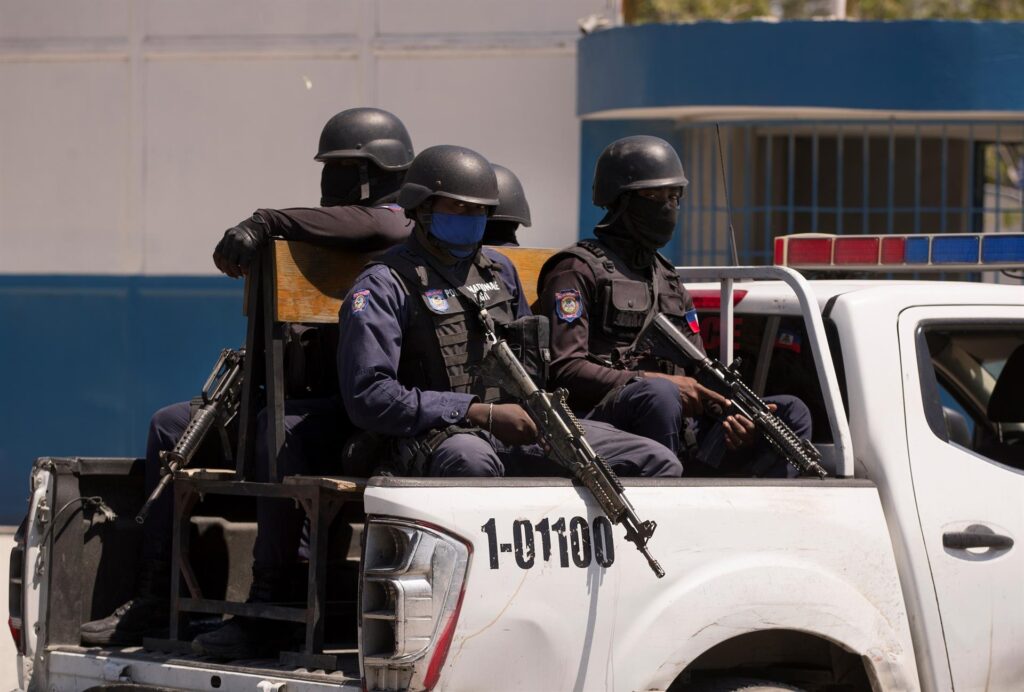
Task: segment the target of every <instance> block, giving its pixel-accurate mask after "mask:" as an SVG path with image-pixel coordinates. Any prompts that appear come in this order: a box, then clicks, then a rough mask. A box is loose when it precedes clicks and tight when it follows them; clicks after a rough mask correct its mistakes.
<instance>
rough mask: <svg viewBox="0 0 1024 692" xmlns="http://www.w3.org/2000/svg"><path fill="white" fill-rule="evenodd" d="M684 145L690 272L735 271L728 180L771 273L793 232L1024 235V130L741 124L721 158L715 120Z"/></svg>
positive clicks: (931, 123) (682, 245)
mask: <svg viewBox="0 0 1024 692" xmlns="http://www.w3.org/2000/svg"><path fill="white" fill-rule="evenodd" d="M677 144H678V148H679V151H680V155H681V157H682V160H683V166H684V167H685V169H686V171H687V175H688V176H689V178H690V186H689V188H688V191H687V197H686V200H685V201H684V203H683V207H682V209H681V210H680V215H681V217H682V233H681V234H680V239H679V241H677V242H676V243H675V244H674V245H673V246H670V247H669V248H668V249H667V250H668V252H669V253H671V254H672V257H673V259H675V260H676V261H678V262H680V263H682V264H717V265H722V264H729V263H730V262H731V257H730V249H729V240H728V205H727V202H726V194H725V186H724V182H725V180H728V182H729V193H730V196H731V198H732V205H731V206H732V220H733V226H734V227H735V229H736V239H737V245H738V255H739V260H740V262H741V263H744V264H769V263H771V261H772V254H771V253H772V242H771V241H772V238H774V237H775V236H776V235H783V234H788V233H807V232H822V233H838V234H864V233H968V232H970V233H978V232H985V233H1000V232H1018V233H1019V232H1021V231H1024V195H1022V188H1024V120H1013V121H1009V120H935V119H931V120H912V121H911V120H895V119H889V120H817V121H809V120H791V121H781V120H775V121H742V122H736V121H730V122H728V123H726V124H722V125H721V145H722V151H721V158H720V154H719V149H718V141H717V138H716V134H715V124H714V123H713V122H712V123H681V124H680V125H679V128H678V140H677ZM722 159H724V162H725V176H724V178H723V175H722V166H721V164H720V160H722ZM981 276H982V275H980V274H977V275H974V276H972V277H970V278H975V279H976V278H979V277H981ZM946 278H949V277H946ZM983 278H984V279H985V280H988V281H995V282H1002V283H1019V281H1018V280H1017V279H1013V278H1009V277H1007V276H1005V275H1001V274H997V273H992V272H988V273H985V274H984V276H983Z"/></svg>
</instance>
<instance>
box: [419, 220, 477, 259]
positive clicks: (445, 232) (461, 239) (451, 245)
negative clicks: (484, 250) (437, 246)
mask: <svg viewBox="0 0 1024 692" xmlns="http://www.w3.org/2000/svg"><path fill="white" fill-rule="evenodd" d="M486 226H487V217H486V216H483V215H479V216H467V215H465V214H445V213H442V212H434V213H433V214H431V216H430V235H432V236H434V237H435V238H437V239H438V240H440V241H441V242H442V243H444V244H445V246H446V248H445V249H446V250H448V252H450V253H452V254H453V255H454V256H456V257H459V258H465V257H469V256H470V255H472V254H473V253H474V252H475V251H476V246H477V245H478V244H479V243H480V241H481V240H482V239H483V237H484V228H485V227H486Z"/></svg>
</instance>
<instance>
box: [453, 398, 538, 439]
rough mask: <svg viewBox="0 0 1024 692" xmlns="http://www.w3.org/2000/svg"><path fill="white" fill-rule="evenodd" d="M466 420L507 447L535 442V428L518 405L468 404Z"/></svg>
mask: <svg viewBox="0 0 1024 692" xmlns="http://www.w3.org/2000/svg"><path fill="white" fill-rule="evenodd" d="M466 420H468V421H469V422H470V423H472V424H473V425H475V426H477V427H478V428H480V429H481V430H489V431H490V433H491V434H492V435H494V436H495V437H496V438H498V439H499V440H501V441H502V442H504V443H505V444H507V445H528V444H533V443H534V442H536V441H537V426H536V425H535V424H534V422H533V420H532V419H531V418H530V415H529V414H528V413H527V412H526V411H525V410H524V409H523V407H522V406H520V405H519V404H493V405H492V404H470V405H469V410H468V411H467V412H466Z"/></svg>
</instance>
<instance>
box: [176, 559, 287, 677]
mask: <svg viewBox="0 0 1024 692" xmlns="http://www.w3.org/2000/svg"><path fill="white" fill-rule="evenodd" d="M285 590H286V580H285V578H284V575H283V574H282V573H280V572H277V571H273V572H270V571H260V572H256V571H255V570H254V574H253V581H252V587H251V588H250V589H249V598H248V601H247V602H248V603H273V602H274V601H275V600H280V599H281V597H282V595H283V594H284V592H285ZM294 630H295V627H294V626H293V625H292V624H291V623H285V622H281V621H277V620H265V619H262V618H253V617H233V618H231V619H230V620H227V621H225V622H224V624H223V625H221V626H220V627H218V628H217V629H215V630H213V631H212V632H207V633H206V634H200V635H199V636H197V637H196V638H195V639H193V640H192V651H193V652H195V653H196V654H199V655H200V656H210V657H211V658H220V659H240V658H270V657H274V658H276V657H277V652H278V651H280V650H281V649H282V648H283V647H284V646H285V645H287V644H288V643H289V642H290V641H291V639H292V636H293V634H294Z"/></svg>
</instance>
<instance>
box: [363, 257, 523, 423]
mask: <svg viewBox="0 0 1024 692" xmlns="http://www.w3.org/2000/svg"><path fill="white" fill-rule="evenodd" d="M373 264H383V265H385V266H387V267H388V268H390V269H391V270H392V272H393V273H394V274H395V276H397V277H398V278H399V279H400V280H401V282H402V285H403V287H404V288H405V291H406V294H407V296H408V298H407V300H406V306H407V309H408V321H407V324H406V330H405V332H404V333H403V335H402V353H401V356H400V357H399V360H398V381H399V382H401V383H402V384H403V385H405V386H406V387H417V388H419V389H423V390H430V391H441V392H445V391H452V392H464V393H469V394H474V395H476V396H477V397H479V398H480V400H481V401H483V402H485V403H487V402H492V401H497V400H498V399H499V398H500V390H498V389H497V388H493V387H487V386H485V385H484V383H483V380H482V378H480V377H479V375H477V374H476V373H475V372H474V371H475V368H474V366H476V365H477V364H479V363H480V361H481V360H483V357H484V348H485V342H484V335H483V330H482V329H481V327H480V323H479V321H478V320H477V317H476V311H475V307H474V306H472V305H469V304H468V298H466V297H464V296H463V295H462V293H461V292H460V291H459V290H458V289H457V288H456V287H454V286H452V285H451V284H450V283H449V282H448V281H447V280H446V279H445V278H444V277H443V276H442V275H441V274H440V273H439V272H437V271H436V270H435V269H434V268H433V267H431V266H430V265H429V264H427V263H426V262H425V261H424V260H423V259H422V257H420V256H419V255H418V254H417V253H416V252H414V251H413V250H411V249H410V248H409V247H408V246H405V247H403V248H401V250H399V251H397V252H389V253H387V254H385V255H382V256H380V257H378V258H376V259H375V260H374V262H373ZM463 286H464V287H466V288H468V289H469V291H470V292H471V293H472V294H474V295H476V294H477V292H478V291H483V293H484V306H485V307H486V308H487V312H488V314H489V315H490V316H491V318H492V319H493V320H494V323H495V324H496V325H504V324H507V323H508V322H510V321H512V320H513V319H514V318H515V309H514V306H513V304H512V300H513V297H512V294H511V293H509V291H508V289H507V288H506V287H505V284H504V282H503V281H502V280H501V278H500V275H499V270H498V265H497V263H496V262H494V260H492V259H490V258H489V257H487V256H486V255H485V254H484V253H483V252H478V253H477V255H476V258H475V259H474V260H473V263H472V264H471V266H470V268H469V272H468V274H467V275H466V278H465V281H464V284H463Z"/></svg>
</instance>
